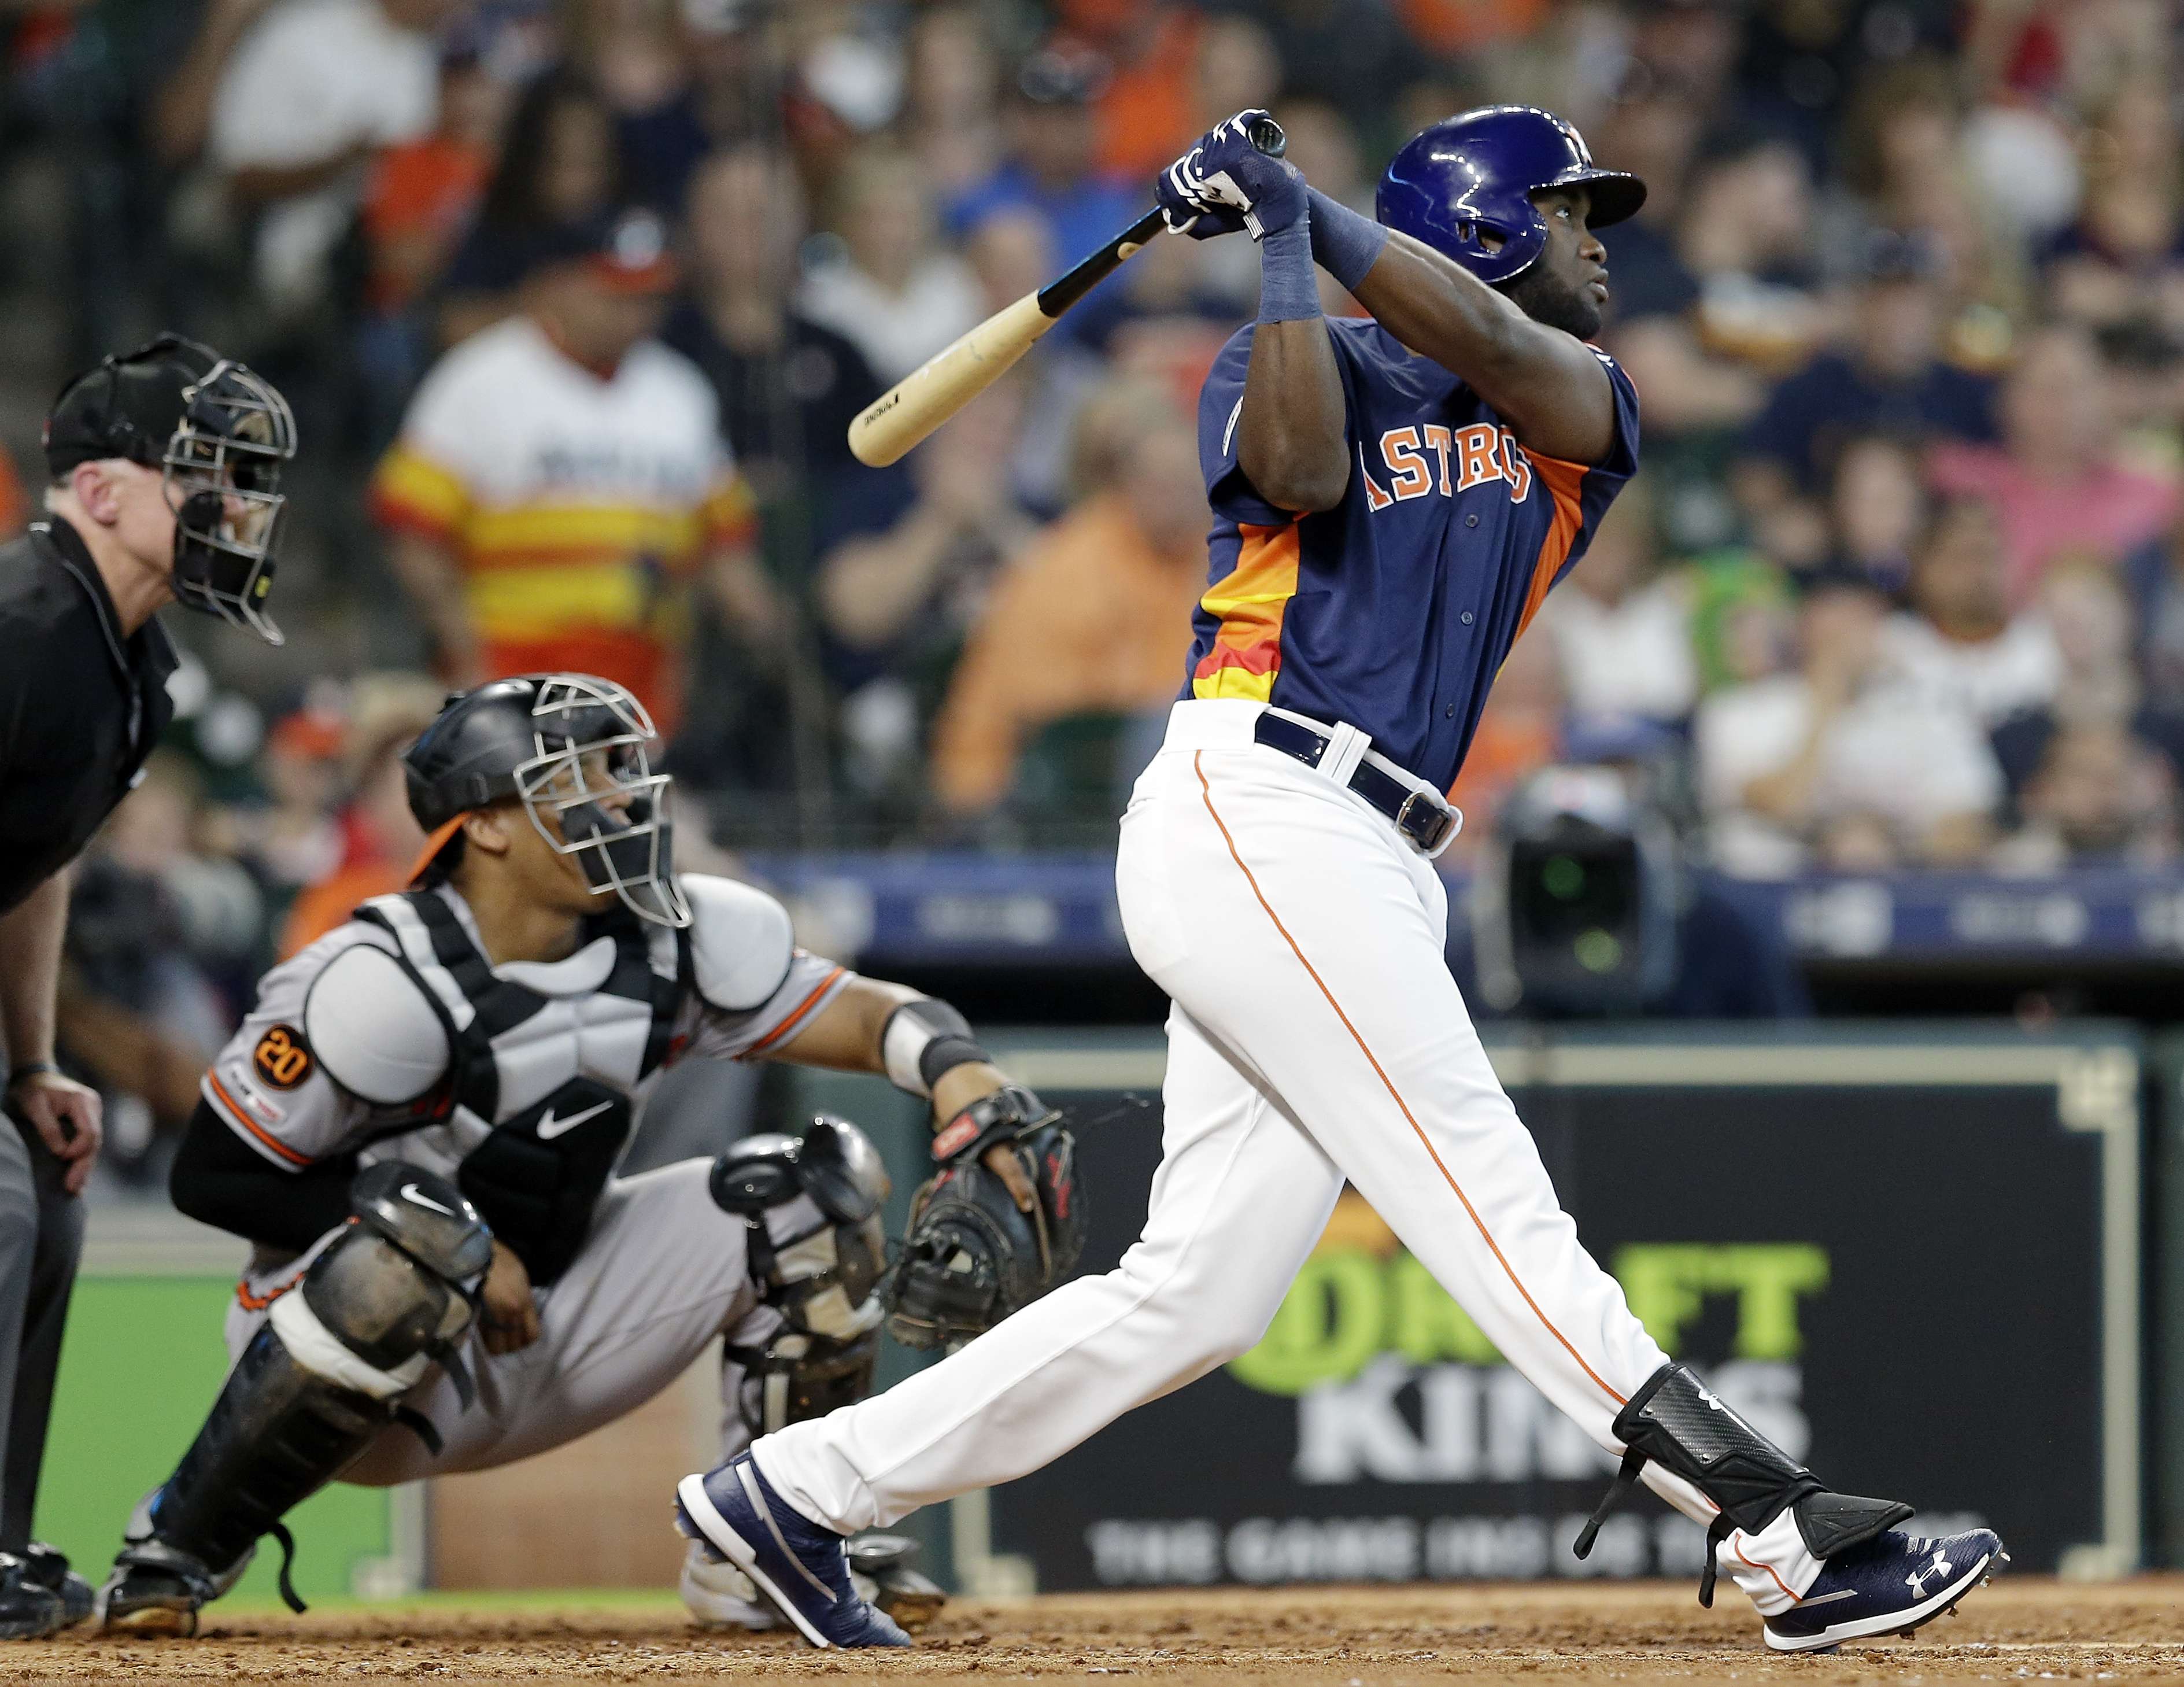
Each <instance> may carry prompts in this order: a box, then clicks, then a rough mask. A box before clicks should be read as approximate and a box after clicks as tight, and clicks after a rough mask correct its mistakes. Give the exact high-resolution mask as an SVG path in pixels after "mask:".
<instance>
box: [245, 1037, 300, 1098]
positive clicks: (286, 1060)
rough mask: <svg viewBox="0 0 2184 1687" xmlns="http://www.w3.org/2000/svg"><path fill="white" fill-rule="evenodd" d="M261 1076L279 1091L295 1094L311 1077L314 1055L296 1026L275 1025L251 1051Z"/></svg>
mask: <svg viewBox="0 0 2184 1687" xmlns="http://www.w3.org/2000/svg"><path fill="white" fill-rule="evenodd" d="M250 1064H251V1065H252V1066H253V1068H254V1069H255V1070H256V1071H257V1073H258V1075H259V1077H260V1078H262V1079H264V1080H265V1081H266V1082H267V1083H269V1084H270V1085H271V1086H273V1087H274V1088H275V1089H276V1090H292V1089H293V1088H295V1087H296V1086H297V1085H298V1084H300V1083H302V1082H303V1081H304V1079H306V1078H308V1077H309V1076H310V1075H311V1051H310V1050H309V1048H308V1047H305V1046H304V1034H303V1032H301V1031H298V1030H297V1029H296V1028H295V1026H293V1025H275V1026H273V1027H271V1028H270V1030H268V1031H266V1033H265V1036H261V1037H259V1039H258V1047H255V1048H253V1050H251V1051H250Z"/></svg>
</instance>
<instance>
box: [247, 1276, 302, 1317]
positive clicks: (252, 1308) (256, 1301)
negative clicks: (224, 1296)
mask: <svg viewBox="0 0 2184 1687" xmlns="http://www.w3.org/2000/svg"><path fill="white" fill-rule="evenodd" d="M303 1280H304V1274H303V1272H301V1271H298V1272H297V1273H296V1275H295V1276H292V1277H290V1278H289V1279H288V1281H287V1282H284V1283H282V1284H281V1286H280V1287H279V1288H273V1289H268V1290H267V1291H266V1292H265V1293H264V1294H253V1293H251V1292H250V1290H249V1289H248V1287H246V1286H245V1284H244V1282H243V1281H242V1279H239V1278H238V1279H237V1282H236V1285H235V1304H237V1305H238V1306H240V1307H241V1308H242V1310H244V1311H246V1312H263V1311H264V1310H265V1309H266V1308H267V1307H269V1306H270V1305H271V1304H273V1303H274V1302H275V1301H276V1300H278V1299H280V1298H281V1296H282V1295H284V1294H286V1293H287V1292H288V1291H289V1290H290V1289H292V1288H295V1286H296V1285H297V1284H298V1283H299V1282H303Z"/></svg>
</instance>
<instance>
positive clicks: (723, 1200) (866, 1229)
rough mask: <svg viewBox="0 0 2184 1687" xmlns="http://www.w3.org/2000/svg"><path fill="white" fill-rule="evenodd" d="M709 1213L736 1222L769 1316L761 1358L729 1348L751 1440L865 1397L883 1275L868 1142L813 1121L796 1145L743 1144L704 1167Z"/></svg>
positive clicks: (883, 1192)
mask: <svg viewBox="0 0 2184 1687" xmlns="http://www.w3.org/2000/svg"><path fill="white" fill-rule="evenodd" d="M710 1188H711V1190H712V1193H713V1198H714V1200H715V1201H716V1202H717V1203H718V1204H720V1205H721V1208H722V1209H724V1210H726V1211H727V1212H731V1213H733V1214H735V1215H737V1216H738V1218H740V1219H742V1220H743V1221H744V1234H745V1236H746V1237H747V1238H748V1246H749V1253H750V1275H751V1282H752V1285H753V1287H755V1288H756V1289H757V1291H758V1297H759V1299H760V1301H761V1302H763V1303H764V1304H766V1305H768V1306H770V1307H772V1308H773V1309H774V1310H776V1311H777V1312H779V1313H780V1314H781V1324H780V1327H778V1328H777V1330H776V1331H775V1332H774V1334H773V1335H772V1337H771V1338H769V1339H768V1340H767V1342H766V1344H765V1345H764V1346H763V1347H755V1348H753V1347H736V1346H733V1345H732V1346H729V1347H727V1349H725V1350H724V1356H725V1357H726V1358H727V1360H728V1361H729V1362H731V1363H733V1364H738V1365H741V1366H743V1367H744V1377H743V1383H742V1386H741V1387H740V1388H738V1391H737V1401H738V1410H740V1412H741V1414H742V1416H743V1420H744V1423H745V1424H746V1425H748V1426H749V1429H750V1432H751V1433H753V1434H754V1435H765V1434H769V1433H772V1431H774V1430H776V1429H779V1428H780V1427H783V1425H784V1424H789V1423H800V1422H803V1421H804V1420H805V1418H808V1417H824V1416H826V1415H827V1413H828V1412H830V1411H832V1410H834V1408H835V1407H837V1406H841V1405H850V1404H851V1403H852V1402H853V1401H856V1400H861V1399H864V1397H865V1396H866V1394H870V1393H871V1392H872V1371H873V1367H874V1366H877V1364H878V1363H879V1321H880V1304H879V1300H878V1298H877V1294H876V1293H875V1291H876V1290H877V1288H878V1286H879V1281H880V1277H881V1276H882V1275H883V1273H884V1271H886V1269H887V1239H886V1237H885V1235H884V1233H883V1231H882V1229H881V1226H880V1218H879V1209H880V1204H881V1203H882V1202H883V1201H884V1200H885V1199H886V1198H887V1193H888V1179H887V1172H886V1170H884V1169H883V1166H882V1165H881V1164H880V1158H879V1152H878V1150H877V1149H876V1148H873V1147H872V1142H871V1140H870V1138H868V1137H866V1135H865V1133H864V1132H863V1131H860V1130H859V1129H858V1128H857V1127H856V1126H854V1125H852V1124H850V1122H849V1121H848V1120H844V1119H834V1118H830V1117H827V1116H826V1115H824V1114H822V1115H821V1116H820V1117H819V1118H817V1119H815V1120H812V1121H811V1129H810V1130H809V1131H806V1132H805V1135H804V1137H802V1139H801V1140H799V1139H798V1138H795V1137H784V1136H772V1135H768V1136H758V1137H745V1138H744V1140H743V1141H742V1142H738V1143H737V1144H736V1145H735V1146H734V1147H733V1148H730V1149H729V1150H728V1151H727V1153H726V1154H722V1155H721V1157H720V1159H717V1160H716V1161H715V1162H714V1163H713V1171H712V1177H711V1181H710Z"/></svg>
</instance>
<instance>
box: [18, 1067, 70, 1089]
mask: <svg viewBox="0 0 2184 1687" xmlns="http://www.w3.org/2000/svg"><path fill="white" fill-rule="evenodd" d="M60 1072H61V1069H60V1068H59V1067H58V1066H56V1065H54V1064H53V1062H52V1061H50V1060H25V1061H24V1062H23V1063H22V1064H20V1065H16V1066H10V1067H9V1068H8V1088H9V1089H11V1090H12V1089H14V1087H15V1086H16V1085H18V1084H20V1083H21V1082H22V1081H23V1080H24V1079H25V1078H37V1077H43V1076H45V1075H47V1074H48V1073H50V1074H51V1075H53V1076H54V1077H58V1076H59V1075H60Z"/></svg>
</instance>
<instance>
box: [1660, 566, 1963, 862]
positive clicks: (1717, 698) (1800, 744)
mask: <svg viewBox="0 0 2184 1687" xmlns="http://www.w3.org/2000/svg"><path fill="white" fill-rule="evenodd" d="M1883 613H1884V609H1883V605H1882V601H1881V599H1880V595H1879V594H1878V593H1876V592H1875V591H1873V590H1872V589H1870V588H1869V587H1867V586H1864V585H1863V584H1853V583H1849V582H1828V583H1825V584H1820V585H1819V586H1817V587H1816V588H1815V589H1814V590H1813V591H1812V592H1811V593H1810V594H1809V595H1808V597H1807V598H1806V600H1805V602H1804V605H1803V607H1802V611H1801V612H1800V616H1799V626H1798V632H1799V642H1800V644H1801V645H1802V670H1801V671H1799V672H1797V673H1776V674H1773V675H1771V676H1769V677H1768V678H1766V679H1759V680H1756V681H1753V682H1752V683H1750V684H1743V685H1738V686H1734V687H1732V688H1730V690H1725V691H1719V692H1717V693H1715V694H1714V695H1713V696H1711V697H1709V698H1708V699H1707V701H1705V702H1704V703H1703V704H1702V705H1701V706H1700V708H1699V712H1698V718H1697V724H1696V729H1695V738H1696V741H1697V751H1698V763H1699V784H1700V797H1701V801H1702V803H1703V804H1704V806H1705V808H1706V810H1707V813H1708V817H1709V820H1710V822H1711V835H1712V838H1713V845H1714V852H1715V857H1716V860H1717V861H1718V863H1719V864H1720V865H1721V866H1722V867H1723V868H1724V869H1725V870H1726V871H1728V872H1730V873H1732V874H1737V875H1739V876H1741V877H1746V878H1771V877H1781V876H1786V875H1787V874H1791V873H1795V872H1797V871H1798V870H1800V869H1802V868H1803V867H1805V866H1806V865H1808V863H1809V864H1816V865H1819V866H1820V867H1824V868H1828V867H1845V868H1856V869H1861V870H1865V869H1878V868H1882V867H1886V866H1889V865H1892V864H1894V863H1896V862H1898V861H1903V862H1922V863H1942V864H1951V863H1961V862H1965V861H1969V860H1970V859H1972V858H1973V857H1975V856H1976V855H1977V854H1978V853H1979V852H1981V850H1982V849H1984V848H1985V846H1986V842H1987V839H1988V835H1989V831H1990V826H1991V816H1992V813H1993V812H1994V809H1995V807H1996V805H1997V802H1999V800H2000V798H2001V796H2002V788H2003V786H2002V774H2001V770H2000V769H1999V768H1997V765H1996V763H1995V759H1994V754H1993V751H1992V750H1991V749H1990V748H1989V746H1988V744H1987V741H1986V735H1985V734H1984V733H1983V732H1982V731H1981V729H1980V727H1979V723H1978V722H1977V721H1975V719H1973V718H1972V717H1971V716H1970V715H1969V714H1968V713H1966V712H1964V711H1963V710H1961V709H1958V708H1953V707H1948V706H1947V705H1946V704H1942V703H1931V704H1929V703H1920V702H1918V701H1915V700H1914V699H1913V698H1912V697H1911V696H1910V695H1908V694H1907V693H1906V692H1905V691H1904V690H1903V688H1902V687H1901V686H1900V685H1898V684H1894V683H1892V682H1891V681H1890V680H1889V679H1887V678H1886V673H1885V672H1884V671H1883V669H1882V667H1881V663H1880V627H1881V620H1882V616H1883Z"/></svg>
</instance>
